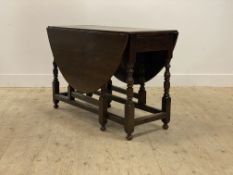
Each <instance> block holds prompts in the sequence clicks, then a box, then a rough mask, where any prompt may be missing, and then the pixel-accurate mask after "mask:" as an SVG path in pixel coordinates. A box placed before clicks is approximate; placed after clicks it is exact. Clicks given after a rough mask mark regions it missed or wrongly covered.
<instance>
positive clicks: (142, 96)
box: [138, 61, 146, 105]
mask: <svg viewBox="0 0 233 175" xmlns="http://www.w3.org/2000/svg"><path fill="white" fill-rule="evenodd" d="M140 63H141V65H140V68H139V73H140V74H139V83H140V89H139V91H138V104H140V105H145V104H146V89H145V76H144V73H145V70H144V63H143V61H141V62H140Z"/></svg>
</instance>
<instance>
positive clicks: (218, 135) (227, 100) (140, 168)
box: [0, 87, 233, 175]
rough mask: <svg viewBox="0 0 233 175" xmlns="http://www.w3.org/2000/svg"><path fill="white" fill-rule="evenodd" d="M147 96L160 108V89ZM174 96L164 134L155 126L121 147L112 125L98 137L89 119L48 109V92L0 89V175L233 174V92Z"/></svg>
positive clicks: (139, 130) (186, 91) (179, 91)
mask: <svg viewBox="0 0 233 175" xmlns="http://www.w3.org/2000/svg"><path fill="white" fill-rule="evenodd" d="M147 93H148V96H149V99H148V103H149V104H151V105H155V106H158V107H160V99H161V94H162V89H161V88H148V92H147ZM171 97H172V115H171V123H170V128H169V129H168V130H163V129H162V127H161V126H162V123H161V121H155V122H152V123H148V124H144V125H141V126H138V127H136V128H135V132H134V135H135V137H134V139H133V140H132V141H126V140H125V133H124V130H123V128H122V126H120V125H118V124H116V123H113V122H111V121H109V122H108V124H107V131H106V132H101V131H100V130H99V124H98V119H97V116H96V115H95V114H93V113H90V112H87V111H84V110H82V109H79V108H76V107H73V106H70V105H67V104H64V103H60V104H59V105H60V108H59V109H57V110H55V109H53V107H52V102H51V89H49V88H35V89H32V88H0V98H1V100H0V175H105V174H107V175H157V174H158V175H191V174H198V175H202V174H203V175H207V174H209V175H232V174H233V88H196V87H193V88H178V87H175V88H172V90H171ZM122 109H123V106H122V105H120V104H117V103H114V104H113V109H111V110H112V111H115V112H117V113H122ZM141 113H142V112H140V111H137V115H140V114H141Z"/></svg>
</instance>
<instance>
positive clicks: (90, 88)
mask: <svg viewBox="0 0 233 175" xmlns="http://www.w3.org/2000/svg"><path fill="white" fill-rule="evenodd" d="M47 31H48V36H49V41H50V45H51V48H52V51H53V55H54V59H55V62H56V64H57V65H58V67H59V69H60V71H61V73H62V74H63V76H64V78H65V79H66V80H67V81H68V82H69V84H70V85H71V86H73V87H74V88H75V89H77V90H79V91H80V92H86V93H90V92H94V91H96V90H98V89H99V88H100V87H101V86H102V85H103V84H104V83H105V82H106V81H108V80H109V79H110V78H111V76H112V75H115V77H116V78H118V79H119V80H121V81H123V82H126V79H127V61H128V54H129V53H128V52H129V48H130V47H133V48H134V52H135V54H136V57H135V64H134V74H133V78H134V84H140V82H139V77H140V76H139V75H141V76H143V77H144V79H145V82H147V81H149V80H150V79H152V78H153V77H154V76H155V75H156V74H157V73H159V72H160V71H161V69H162V68H163V66H164V64H165V59H166V56H167V54H171V53H172V51H173V49H174V47H175V44H176V39H177V35H178V32H177V31H176V30H152V29H135V28H119V27H107V26H68V27H67V26H62V27H56V26H55V27H48V28H47ZM132 38H134V41H133V42H132ZM130 43H131V45H132V46H130ZM140 66H143V67H144V74H143V75H142V74H141V73H140Z"/></svg>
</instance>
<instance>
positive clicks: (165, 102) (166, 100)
mask: <svg viewBox="0 0 233 175" xmlns="http://www.w3.org/2000/svg"><path fill="white" fill-rule="evenodd" d="M170 75H171V74H170V58H168V59H166V63H165V73H164V95H163V98H162V111H164V112H165V113H166V118H164V119H162V121H163V129H168V127H169V126H168V123H169V122H170V111H171V97H170V94H169V90H170Z"/></svg>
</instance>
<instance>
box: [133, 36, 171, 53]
mask: <svg viewBox="0 0 233 175" xmlns="http://www.w3.org/2000/svg"><path fill="white" fill-rule="evenodd" d="M173 45H174V43H173V40H172V37H171V36H169V35H164V36H137V37H136V46H135V47H136V52H149V51H158V50H170V49H172V47H173Z"/></svg>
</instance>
